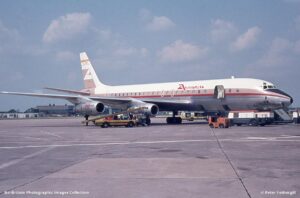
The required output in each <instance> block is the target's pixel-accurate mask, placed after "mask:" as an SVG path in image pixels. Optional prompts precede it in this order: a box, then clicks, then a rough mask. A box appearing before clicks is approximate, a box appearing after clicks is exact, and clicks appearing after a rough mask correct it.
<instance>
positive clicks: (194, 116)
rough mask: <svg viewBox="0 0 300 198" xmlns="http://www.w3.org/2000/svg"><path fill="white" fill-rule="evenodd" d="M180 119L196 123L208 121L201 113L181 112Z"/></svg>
mask: <svg viewBox="0 0 300 198" xmlns="http://www.w3.org/2000/svg"><path fill="white" fill-rule="evenodd" d="M180 117H181V119H182V120H187V121H194V120H207V117H206V116H203V115H202V113H200V112H186V111H182V112H180Z"/></svg>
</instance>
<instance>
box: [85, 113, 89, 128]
mask: <svg viewBox="0 0 300 198" xmlns="http://www.w3.org/2000/svg"><path fill="white" fill-rule="evenodd" d="M84 118H85V121H86V122H85V126H88V125H89V122H88V120H89V115H85V116H84Z"/></svg>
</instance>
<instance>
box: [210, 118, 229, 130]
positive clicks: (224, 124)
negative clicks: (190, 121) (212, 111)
mask: <svg viewBox="0 0 300 198" xmlns="http://www.w3.org/2000/svg"><path fill="white" fill-rule="evenodd" d="M229 125H230V123H229V119H228V118H225V117H221V116H210V117H209V118H208V126H209V127H210V128H228V127H229Z"/></svg>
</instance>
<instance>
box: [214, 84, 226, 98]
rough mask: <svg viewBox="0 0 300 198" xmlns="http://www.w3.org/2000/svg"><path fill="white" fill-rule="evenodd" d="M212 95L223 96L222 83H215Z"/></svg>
mask: <svg viewBox="0 0 300 198" xmlns="http://www.w3.org/2000/svg"><path fill="white" fill-rule="evenodd" d="M214 97H215V98H217V99H224V98H225V89H224V86H223V85H216V86H215V91H214Z"/></svg>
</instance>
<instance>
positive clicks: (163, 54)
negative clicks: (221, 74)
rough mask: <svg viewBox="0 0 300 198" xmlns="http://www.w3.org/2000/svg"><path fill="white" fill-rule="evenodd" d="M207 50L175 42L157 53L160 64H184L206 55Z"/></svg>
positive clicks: (180, 41)
mask: <svg viewBox="0 0 300 198" xmlns="http://www.w3.org/2000/svg"><path fill="white" fill-rule="evenodd" d="M207 51H208V49H207V48H200V47H199V46H197V45H193V44H190V43H184V42H183V41H182V40H177V41H175V42H174V43H172V44H170V45H168V46H166V47H164V48H163V49H162V50H161V51H159V52H158V56H159V58H160V61H161V62H184V61H192V60H196V59H199V58H201V57H203V56H205V55H206V53H207Z"/></svg>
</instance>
